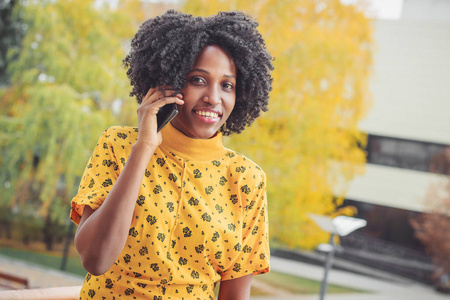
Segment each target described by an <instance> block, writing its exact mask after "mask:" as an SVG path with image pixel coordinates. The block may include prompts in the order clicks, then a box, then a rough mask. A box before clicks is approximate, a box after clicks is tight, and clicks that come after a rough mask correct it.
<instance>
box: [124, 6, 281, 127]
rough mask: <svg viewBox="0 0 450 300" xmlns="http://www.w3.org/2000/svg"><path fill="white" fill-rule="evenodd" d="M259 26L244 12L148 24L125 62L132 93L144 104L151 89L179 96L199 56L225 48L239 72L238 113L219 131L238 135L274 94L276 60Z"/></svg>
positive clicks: (172, 17) (167, 17)
mask: <svg viewBox="0 0 450 300" xmlns="http://www.w3.org/2000/svg"><path fill="white" fill-rule="evenodd" d="M257 26H258V23H257V22H255V21H254V20H252V19H251V18H250V17H249V16H247V15H245V14H244V13H242V12H219V13H218V14H217V15H214V16H211V17H206V18H202V17H193V16H192V15H188V14H184V13H181V12H177V11H174V10H169V11H167V12H166V13H165V14H163V15H161V16H158V17H156V18H152V19H149V20H147V21H146V22H144V23H143V24H142V25H141V27H140V28H139V30H138V32H137V33H136V36H135V37H134V38H133V40H132V42H131V51H130V53H129V54H128V55H127V56H126V57H125V59H124V60H123V63H124V65H125V67H126V68H128V70H127V75H128V78H129V79H130V81H131V86H132V87H133V89H132V91H131V93H130V95H131V96H136V98H137V101H138V103H141V101H142V99H143V97H144V96H145V95H146V94H147V91H148V90H149V89H150V88H152V87H158V86H164V85H165V86H170V87H171V88H172V89H174V90H181V89H182V88H183V87H185V85H186V76H187V74H188V73H189V72H190V71H191V69H192V67H193V66H194V64H195V61H196V60H197V57H198V55H199V54H200V52H201V50H202V49H203V48H204V47H205V46H207V45H217V46H220V47H222V48H223V49H224V50H225V51H226V52H228V53H229V55H230V56H231V57H232V58H233V61H234V63H235V65H236V69H237V78H236V79H237V83H236V103H235V107H234V109H233V111H232V113H231V115H230V117H229V118H228V120H227V121H226V123H225V124H224V125H223V126H222V128H221V129H220V130H221V131H222V132H223V134H224V135H229V134H231V133H240V132H241V131H242V130H244V128H245V127H246V126H247V125H251V124H252V123H253V121H254V120H255V118H257V117H258V116H259V115H260V112H261V111H267V104H268V100H269V92H270V91H271V90H272V77H271V75H270V72H271V71H272V70H273V65H272V60H273V59H272V56H271V55H270V54H269V52H268V51H267V49H266V47H265V43H264V40H263V38H262V36H261V34H260V33H259V32H258V31H257V29H256V28H257Z"/></svg>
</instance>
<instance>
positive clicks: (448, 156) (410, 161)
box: [366, 135, 450, 174]
mask: <svg viewBox="0 0 450 300" xmlns="http://www.w3.org/2000/svg"><path fill="white" fill-rule="evenodd" d="M368 138H369V139H368V143H367V149H366V150H367V162H368V163H371V164H376V165H383V166H390V167H395V168H403V169H410V170H416V171H423V172H434V173H439V174H450V146H447V145H442V144H433V143H426V142H419V141H411V140H404V139H396V138H390V137H383V136H376V135H369V136H368Z"/></svg>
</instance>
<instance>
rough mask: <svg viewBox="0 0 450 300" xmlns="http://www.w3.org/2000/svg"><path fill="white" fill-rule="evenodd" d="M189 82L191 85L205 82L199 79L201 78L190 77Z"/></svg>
mask: <svg viewBox="0 0 450 300" xmlns="http://www.w3.org/2000/svg"><path fill="white" fill-rule="evenodd" d="M190 82H192V83H204V82H205V80H203V78H201V77H192V78H191V79H190Z"/></svg>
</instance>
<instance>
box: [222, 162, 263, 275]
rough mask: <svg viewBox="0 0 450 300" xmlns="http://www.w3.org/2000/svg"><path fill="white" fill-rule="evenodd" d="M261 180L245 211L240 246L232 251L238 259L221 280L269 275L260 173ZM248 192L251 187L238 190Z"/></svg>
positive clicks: (236, 246)
mask: <svg viewBox="0 0 450 300" xmlns="http://www.w3.org/2000/svg"><path fill="white" fill-rule="evenodd" d="M261 172H262V171H261ZM261 177H262V180H261V182H260V183H259V184H257V185H255V186H254V189H255V192H254V193H253V196H252V197H251V198H250V199H249V201H248V203H247V205H246V207H245V215H244V219H243V224H242V244H240V245H239V244H238V245H235V246H234V247H235V250H238V255H237V257H236V258H235V259H234V261H233V263H232V264H231V265H230V267H229V270H226V271H225V272H224V273H223V274H221V276H222V280H229V279H233V278H239V277H242V276H245V275H249V274H253V275H258V274H263V273H267V272H269V268H270V248H269V220H268V215H267V193H266V184H265V182H266V180H265V178H266V177H265V174H264V173H262V176H261ZM248 188H250V187H248V186H247V185H246V186H244V187H243V188H241V190H242V191H243V192H245V189H248ZM250 189H251V188H250ZM236 248H237V249H236Z"/></svg>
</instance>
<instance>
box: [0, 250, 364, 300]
mask: <svg viewBox="0 0 450 300" xmlns="http://www.w3.org/2000/svg"><path fill="white" fill-rule="evenodd" d="M0 254H2V255H4V256H9V257H12V258H15V259H19V260H23V261H29V262H32V263H34V264H38V265H42V266H45V267H48V268H52V269H57V270H59V268H60V266H61V260H62V257H61V255H60V254H46V253H43V252H40V251H39V252H37V251H31V250H25V249H21V250H19V249H14V248H11V247H5V246H3V247H1V246H0ZM66 271H67V272H69V273H73V274H76V275H79V276H83V277H84V276H85V275H86V271H85V270H84V269H83V267H82V266H81V263H80V259H79V258H78V257H74V256H72V257H69V258H68V261H67V267H66ZM255 280H257V281H259V282H260V283H263V284H264V285H265V286H268V287H270V288H272V289H275V290H283V291H285V292H288V293H290V294H319V290H320V282H319V281H314V280H309V279H305V278H301V277H296V276H292V275H287V274H283V273H278V272H274V271H271V272H269V273H268V274H263V275H258V276H256V277H255ZM217 290H218V289H216V291H217ZM363 292H364V291H361V290H355V289H349V288H345V287H341V286H336V285H331V284H330V285H328V290H327V293H330V294H332V293H363ZM252 295H253V296H266V295H271V293H270V292H268V290H266V289H261V288H260V287H258V286H254V287H252Z"/></svg>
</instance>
